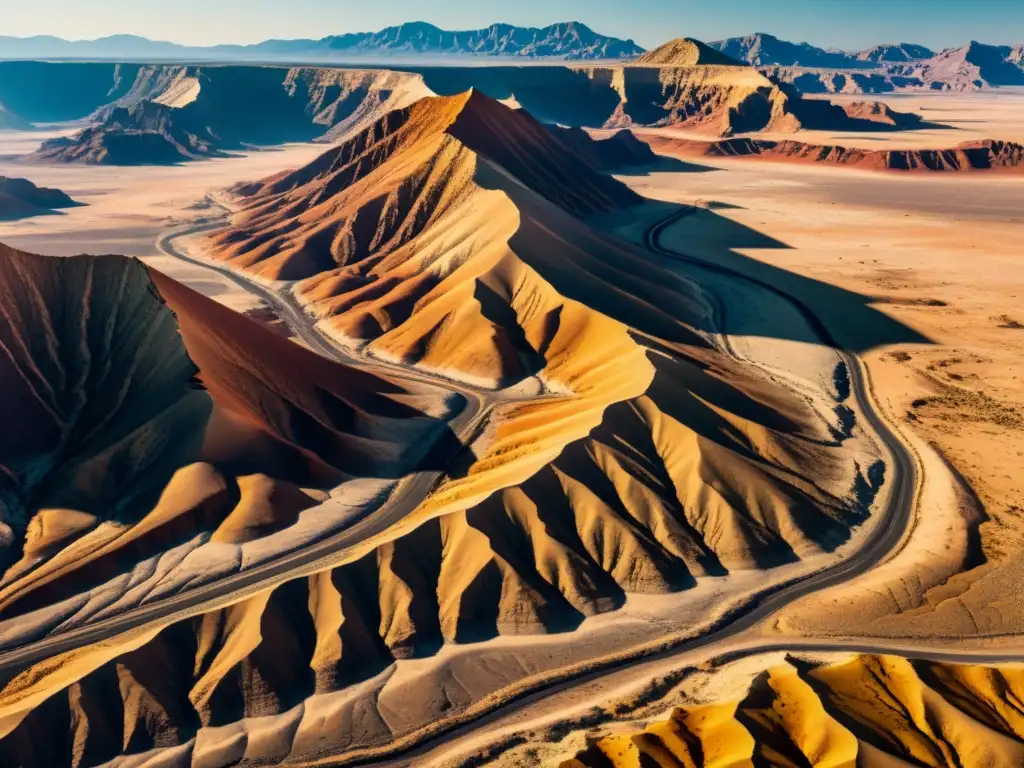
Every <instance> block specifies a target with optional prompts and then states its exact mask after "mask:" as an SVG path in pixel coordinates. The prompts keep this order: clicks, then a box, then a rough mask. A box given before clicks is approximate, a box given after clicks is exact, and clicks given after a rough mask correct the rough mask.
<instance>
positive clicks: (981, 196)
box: [627, 95, 1024, 638]
mask: <svg viewBox="0 0 1024 768" xmlns="http://www.w3.org/2000/svg"><path fill="white" fill-rule="evenodd" d="M975 96H976V95H971V96H965V97H950V98H951V103H953V102H956V103H959V102H960V101H961V100H964V99H967V100H971V99H974V98H975ZM899 98H901V99H904V98H908V97H899ZM977 98H979V99H982V97H980V96H978V97H977ZM989 98H991V97H989ZM922 100H923V97H922ZM982 100H983V99H982ZM1008 105H1009V106H1008V110H1009V111H1010V114H1011V115H1015V114H1016V110H1017V109H1019V108H1020V107H1021V106H1022V105H1024V101H1018V100H1017V99H1016V98H1012V99H1010V100H1009V101H1008ZM1014 119H1015V118H1014ZM1001 122H1002V121H1001V120H997V121H994V124H995V125H999V124H1000V123H1001ZM986 129H987V127H986ZM701 165H702V166H703V168H701V169H697V170H696V171H695V172H674V173H661V172H655V173H651V174H649V175H646V176H637V177H632V178H629V177H627V181H629V183H630V184H631V185H632V186H633V187H634V188H635V189H637V190H638V191H640V192H641V193H643V194H645V195H648V196H651V197H656V198H661V199H665V200H673V201H681V202H694V201H698V200H699V201H701V204H702V205H709V206H710V207H712V208H714V209H716V210H714V211H706V212H703V213H701V214H699V215H696V216H693V217H690V218H687V219H684V220H682V221H681V222H680V223H679V224H678V225H677V226H676V227H675V229H674V230H673V231H672V233H671V237H672V238H673V239H674V243H675V246H676V247H679V248H681V249H683V250H686V249H687V248H689V250H690V251H691V252H693V253H695V255H702V256H704V257H706V258H715V259H719V260H723V261H727V262H730V263H732V264H733V265H734V266H738V267H740V268H743V269H746V270H753V271H754V272H757V273H759V274H762V275H767V276H770V277H771V278H772V279H774V280H776V281H777V282H778V283H780V284H785V285H787V286H788V288H789V289H790V290H792V291H795V292H798V293H800V294H801V296H802V297H803V298H804V299H805V301H807V303H809V304H810V305H811V306H813V307H815V309H816V310H817V311H818V312H819V313H821V314H822V316H824V317H825V318H827V319H829V320H830V321H831V325H832V326H833V327H840V328H843V329H844V330H845V331H846V333H847V334H848V336H849V341H850V343H851V345H853V346H855V347H856V348H859V349H861V350H862V351H863V356H864V358H865V360H866V361H867V363H868V365H869V369H870V371H871V374H872V378H873V380H874V382H875V387H876V390H877V392H878V394H879V396H880V399H881V400H882V402H883V403H884V404H885V405H886V407H887V409H888V411H889V414H890V416H891V417H892V418H893V419H896V420H898V421H900V422H901V423H902V424H903V425H904V426H905V427H906V428H909V429H911V430H913V432H914V434H916V435H917V436H919V437H920V438H921V439H922V440H923V441H924V443H925V444H926V445H925V447H926V448H927V447H931V448H932V449H934V451H935V452H936V455H937V456H938V457H945V459H947V460H948V461H949V462H950V463H951V464H952V466H953V467H954V469H955V471H956V472H959V473H960V474H961V475H962V476H963V479H964V480H965V481H966V482H965V484H964V486H963V487H962V488H961V489H960V492H959V494H958V495H956V496H953V495H950V493H949V492H946V493H945V494H944V495H943V494H940V493H939V492H938V491H937V490H936V489H934V488H931V489H928V490H929V491H930V492H932V493H933V495H931V496H928V497H927V501H928V503H926V504H924V505H923V508H922V510H921V513H920V517H921V520H920V523H919V525H918V529H917V531H916V534H917V536H916V539H917V540H916V541H915V542H912V544H913V545H914V546H908V554H909V553H910V552H916V553H917V556H922V555H924V553H931V554H935V550H936V548H939V549H945V550H948V549H955V550H956V551H957V553H958V554H957V555H956V557H951V559H950V561H949V562H947V563H945V566H946V568H945V572H944V573H938V572H936V573H931V574H930V575H929V576H928V577H927V578H922V579H921V582H922V583H921V584H919V585H918V586H917V587H916V588H913V589H910V588H908V587H907V585H906V583H905V582H906V581H907V580H913V578H916V577H917V576H919V575H920V574H916V575H915V574H912V573H910V572H915V571H917V570H918V569H920V568H923V567H925V566H924V564H923V563H921V562H913V560H914V559H915V558H912V557H904V559H903V560H902V561H901V563H900V566H901V569H902V570H903V573H902V574H901V575H900V576H898V577H896V576H895V574H892V573H890V574H889V575H890V577H891V578H894V579H896V581H898V582H902V583H901V584H900V588H899V589H898V590H896V594H895V595H893V596H889V595H886V596H885V597H884V599H881V600H880V599H878V595H877V592H878V591H879V590H882V589H883V586H882V585H879V584H878V583H875V584H874V585H873V586H868V585H867V581H866V580H862V581H865V586H864V590H863V592H862V593H861V594H859V595H858V594H857V585H858V584H859V582H854V584H853V585H851V587H850V588H847V589H845V590H840V592H841V595H839V596H837V595H836V594H833V593H835V592H836V590H832V591H830V592H827V593H825V594H823V595H821V596H817V597H815V598H808V599H805V600H804V601H802V602H801V603H799V604H798V605H797V606H795V607H794V608H793V609H792V610H791V611H788V612H786V613H785V614H784V615H783V617H782V619H781V620H780V622H779V625H778V627H779V628H780V629H784V630H788V631H790V632H797V633H804V632H806V633H815V634H816V633H825V634H849V635H854V636H855V635H858V634H869V635H871V634H879V635H888V636H895V635H898V636H901V637H907V636H910V635H915V634H917V635H923V636H931V637H947V638H964V637H984V636H993V635H996V634H1006V633H1017V632H1020V631H1022V630H1024V611H1022V610H1020V608H1019V607H1016V606H1013V605H1008V604H995V603H994V602H993V601H995V600H996V598H997V597H998V595H999V593H1000V592H1003V593H1005V590H1007V589H1013V590H1015V591H1016V590H1019V587H1020V585H1021V583H1022V582H1024V578H1022V572H1024V562H1022V558H1021V555H1020V554H1019V549H1020V543H1021V542H1022V541H1024V509H1022V508H1024V478H1022V477H1021V474H1020V470H1019V467H1020V460H1021V456H1024V388H1022V387H1021V386H1020V379H1021V377H1022V376H1024V364H1022V362H1021V360H1022V359H1024V329H1022V328H1021V327H1020V326H1021V325H1022V324H1024V311H1022V310H1021V309H1020V303H1021V297H1022V296H1024V268H1022V266H1021V262H1020V255H1021V254H1020V245H1019V244H1020V242H1021V238H1022V236H1024V215H1022V214H1021V211H1022V210H1024V208H1022V205H1024V180H1017V179H1006V178H996V177H985V176H984V175H979V174H974V175H971V176H969V177H966V178H964V177H960V178H957V179H951V178H948V177H936V176H925V177H920V176H916V177H905V176H899V175H896V174H873V173H863V172H859V171H854V170H849V169H831V168H818V167H788V166H783V165H779V164H771V165H768V164H763V163H757V162H756V161H749V160H726V161H716V162H702V164H701ZM801 277H803V278H808V279H807V280H804V279H801ZM836 289H840V290H838V291H837V290H836ZM766 327H768V326H766ZM754 332H755V333H756V330H755V331H754ZM930 461H931V462H932V470H933V471H932V472H930V473H927V472H926V474H928V481H931V482H932V483H933V484H934V483H938V482H939V480H940V479H941V480H942V481H943V482H949V481H950V478H949V477H948V473H945V472H944V468H943V467H942V466H941V459H938V458H936V456H933V457H932V458H931V459H930ZM944 474H946V477H944V478H943V477H941V476H942V475H944ZM928 481H926V483H927V482H928ZM972 494H977V497H978V499H979V500H980V506H981V507H983V510H979V505H978V504H977V503H974V500H973V499H972V498H971V496H972ZM939 498H944V499H945V500H946V502H945V504H946V505H947V506H948V505H952V509H950V508H946V509H940V508H939V505H940V504H941V502H939V501H938V499H939ZM958 513H959V516H960V518H961V519H960V521H959V523H957V524H954V522H953V518H955V517H957V514H958ZM979 515H980V516H982V519H985V522H983V523H982V524H981V526H980V529H978V527H977V519H976V518H978V517H979ZM940 518H941V519H942V520H943V521H944V522H943V523H942V524H941V525H940V524H938V521H939V520H940ZM957 531H958V533H957ZM942 536H947V537H949V538H948V540H946V541H941V542H940V541H938V540H937V539H936V537H942ZM955 537H959V538H960V539H962V541H959V542H956V541H954V538H955ZM915 546H916V547H917V548H916V549H915ZM893 565H895V563H894V564H893ZM908 569H909V571H910V572H908ZM958 572H964V574H965V575H963V576H960V577H958V578H955V579H953V580H952V581H948V580H949V579H950V578H951V577H953V576H954V575H955V574H956V573H958ZM884 586H885V587H886V588H889V589H890V590H892V583H889V584H886V585H884ZM929 589H930V591H929ZM840 607H841V609H840ZM823 609H824V610H823Z"/></svg>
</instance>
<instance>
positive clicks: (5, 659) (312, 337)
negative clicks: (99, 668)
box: [0, 220, 512, 675]
mask: <svg viewBox="0 0 1024 768" xmlns="http://www.w3.org/2000/svg"><path fill="white" fill-rule="evenodd" d="M223 225H224V224H223V221H221V220H218V221H212V222H211V221H207V222H204V223H201V224H197V225H195V226H192V227H188V228H186V229H180V230H176V231H173V232H170V233H167V234H165V235H164V236H162V237H161V238H160V239H159V240H158V241H157V248H158V250H160V251H161V252H162V253H163V254H165V255H168V256H172V257H174V258H177V259H181V260H183V261H187V262H189V263H192V264H196V265H198V266H201V267H203V268H205V269H212V270H214V271H216V272H218V273H219V274H222V275H224V276H225V277H227V278H228V279H230V280H231V281H232V282H234V283H236V284H237V285H239V286H240V287H242V288H243V289H245V290H246V291H249V292H251V293H253V294H254V295H256V296H258V297H259V298H260V299H262V300H264V301H266V302H267V303H268V304H269V305H270V306H272V307H273V308H274V309H275V311H277V312H278V313H279V315H280V316H281V319H282V320H284V321H285V322H287V323H288V325H289V327H290V328H291V329H292V331H294V332H295V333H296V335H298V336H299V337H300V338H301V339H303V340H304V341H305V342H306V343H307V344H309V345H310V346H311V347H313V349H314V350H317V351H318V352H320V353H321V354H323V355H325V356H327V357H330V358H332V359H335V360H338V361H339V362H342V363H344V364H345V365H347V366H349V367H357V368H368V369H375V370H379V369H381V368H384V369H387V375H389V376H390V377H391V378H394V379H403V380H405V381H410V382H416V383H418V384H429V385H432V386H434V387H437V388H441V389H444V390H447V391H449V392H454V393H456V394H458V395H460V396H461V397H462V398H463V400H464V403H465V405H464V407H463V409H462V410H461V411H460V412H459V414H458V415H457V416H456V417H455V418H454V419H452V420H451V421H450V422H449V427H450V428H451V430H452V431H453V432H454V433H455V434H456V436H457V437H458V442H459V444H460V446H462V447H461V448H457V449H456V451H455V453H453V454H452V456H450V457H448V462H447V463H450V462H451V461H452V460H454V459H455V456H456V455H457V454H458V453H459V452H460V451H461V450H462V448H464V447H466V446H469V445H470V444H471V442H472V440H473V439H474V438H475V437H476V436H477V435H478V434H479V431H480V430H481V429H482V427H483V425H484V424H485V423H486V420H487V418H488V416H489V415H490V412H491V410H492V409H493V407H494V406H495V405H497V404H498V403H499V402H510V401H511V400H512V398H505V399H501V398H498V397H495V393H494V392H490V391H488V390H484V389H479V388H476V387H472V386H470V385H464V384H460V383H457V382H450V381H448V380H447V379H440V378H439V377H433V376H430V375H427V374H423V373H419V372H416V371H410V370H408V369H406V368H404V367H402V366H399V365H397V364H392V363H380V364H378V363H377V362H376V361H373V362H367V361H366V360H364V359H361V358H358V357H354V356H352V355H351V354H350V353H348V352H346V351H345V350H342V349H340V348H339V347H337V346H335V345H334V344H332V343H331V342H330V341H329V340H328V339H327V338H326V337H325V336H324V335H323V334H321V333H320V331H319V330H318V329H317V328H316V327H315V326H314V324H313V322H312V319H311V318H310V317H309V316H308V315H306V314H305V313H304V312H302V310H301V309H299V308H298V307H297V306H296V305H293V304H292V303H291V302H289V301H287V300H285V299H283V298H282V297H280V296H278V295H277V294H276V293H274V292H272V291H270V290H269V289H267V288H265V287H264V286H261V285H259V284H258V283H255V282H252V281H250V280H248V279H247V278H246V277H244V276H243V275H240V274H238V273H236V272H233V271H232V270H230V269H228V268H222V267H219V266H217V265H212V264H210V263H208V262H205V261H201V260H199V259H194V258H191V257H189V256H186V255H184V254H182V253H181V252H180V251H178V250H177V249H176V248H175V246H174V241H175V240H176V239H178V238H180V237H184V236H186V235H192V234H197V233H199V232H203V231H210V230H214V229H219V228H221V227H223ZM444 474H445V473H444V472H443V471H440V470H438V471H431V472H417V473H415V474H413V475H411V476H410V477H408V478H406V479H403V480H401V481H400V482H399V485H398V486H397V487H396V488H395V490H394V492H393V493H392V494H391V496H390V498H389V499H388V500H387V501H385V502H384V504H383V505H382V506H381V507H379V508H378V509H376V510H374V511H372V512H370V513H369V514H367V515H366V516H365V517H363V518H362V519H360V520H358V521H357V522H356V523H354V524H353V525H352V526H350V527H349V528H347V529H345V530H344V531H340V532H339V533H337V534H334V535H332V536H328V537H326V538H324V539H323V540H321V541H319V542H317V543H315V544H313V545H311V546H309V547H305V548H303V549H300V550H297V551H294V552H289V553H286V554H284V555H282V556H280V557H278V558H275V559H273V560H270V561H268V562H265V563H260V564H258V565H255V566H252V567H251V568H248V569H246V570H244V571H240V572H238V573H236V574H233V575H231V576H227V577H225V578H222V579H218V580H216V581H214V582H211V583H210V584H206V585H202V586H198V587H193V588H190V589H188V590H187V591H185V592H183V593H181V594H178V595H173V596H170V597H166V598H160V599H158V600H154V601H153V602H152V603H150V604H146V605H143V606H139V607H137V608H131V609H128V610H125V611H124V612H122V613H118V614H116V615H115V616H112V617H110V618H108V619H103V620H100V621H96V622H92V623H88V624H86V625H85V626H82V627H79V628H76V629H70V630H67V631H64V632H59V633H56V634H52V635H49V636H47V637H45V638H43V639H41V640H38V641H36V642H32V643H26V644H25V645H22V646H19V647H17V648H14V649H12V650H9V651H4V652H3V653H0V673H3V674H4V675H9V674H10V673H11V672H17V671H19V670H21V669H23V668H25V667H27V666H29V665H31V664H33V663H35V662H37V661H41V660H43V659H46V658H49V657H51V656H54V655H56V654H59V653H63V652H65V651H70V650H73V649H75V648H79V647H81V646H84V645H88V644H91V643H96V642H99V641H102V640H105V639H107V638H110V637H112V636H114V635H118V634H121V633H124V632H127V631H130V630H132V629H136V628H139V627H142V626H144V625H146V624H149V623H152V622H158V621H162V622H168V621H174V620H178V619H181V618H185V617H186V616H189V615H194V614H197V613H201V612H205V611H208V610H212V609H213V608H215V607H217V606H218V605H220V604H224V603H228V602H235V601H237V600H238V599H239V598H240V597H241V596H244V595H246V594H251V593H253V592H258V591H259V590H261V589H263V588H265V587H267V586H269V585H271V584H273V583H274V582H276V581H279V580H281V579H282V577H285V576H286V577H288V578H293V577H294V578H298V577H300V576H302V575H304V574H306V573H312V572H314V571H316V570H319V569H322V568H324V567H330V563H331V562H332V561H333V560H335V559H337V555H338V554H339V553H341V552H342V551H344V550H346V549H348V548H351V547H352V546H355V545H357V544H359V543H360V542H362V541H364V540H366V539H367V538H370V537H372V536H375V535H377V534H379V533H381V532H383V531H384V530H386V529H387V528H389V527H390V526H391V525H393V524H395V523H396V522H398V521H400V520H401V519H402V518H404V517H406V516H407V515H409V514H410V513H412V512H413V510H415V509H416V507H417V506H419V504H420V503H421V502H422V501H423V499H425V498H426V497H427V495H428V494H429V493H430V492H431V491H432V490H433V488H434V487H435V486H436V484H437V483H438V482H439V481H440V480H441V479H443V477H444ZM332 556H333V557H332Z"/></svg>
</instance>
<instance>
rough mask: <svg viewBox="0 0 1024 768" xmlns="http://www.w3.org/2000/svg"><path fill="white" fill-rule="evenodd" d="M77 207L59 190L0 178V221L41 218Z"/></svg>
mask: <svg viewBox="0 0 1024 768" xmlns="http://www.w3.org/2000/svg"><path fill="white" fill-rule="evenodd" d="M78 205H79V203H76V202H75V201H74V200H72V199H71V198H70V197H69V196H68V195H67V194H65V193H64V192H62V191H61V190H59V189H51V188H49V187H37V186H36V185H35V184H33V183H32V182H31V181H29V180H28V179H18V178H10V177H8V176H0V221H13V220H15V219H25V218H28V217H30V216H42V215H45V214H48V213H54V212H56V211H59V210H62V209H65V208H74V207H76V206H78Z"/></svg>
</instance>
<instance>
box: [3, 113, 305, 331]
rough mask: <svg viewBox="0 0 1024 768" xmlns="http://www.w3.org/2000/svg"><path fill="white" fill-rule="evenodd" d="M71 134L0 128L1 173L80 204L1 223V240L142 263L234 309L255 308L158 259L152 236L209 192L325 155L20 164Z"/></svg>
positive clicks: (200, 211)
mask: <svg viewBox="0 0 1024 768" xmlns="http://www.w3.org/2000/svg"><path fill="white" fill-rule="evenodd" d="M72 130H73V129H69V128H66V127H53V128H49V129H47V130H44V131H0V175H3V176H16V177H23V178H27V179H29V180H30V181H32V182H33V183H35V184H38V185H40V186H46V187H57V188H58V189H62V190H64V191H65V192H67V193H68V194H69V195H71V196H72V197H73V198H74V199H75V200H77V201H79V202H82V203H86V205H85V206H83V207H81V208H73V209H70V210H68V211H66V212H64V213H62V214H60V215H55V216H40V217H36V218H31V219H25V220H22V221H18V222H4V223H0V242H3V243H6V244H8V245H11V246H13V247H15V248H19V249H22V250H25V251H29V252H32V253H42V254H46V255H56V256H71V255H74V254H79V253H120V254H125V255H128V256H138V257H140V258H142V259H143V260H144V261H145V262H146V263H147V264H149V265H151V266H153V267H155V268H156V269H159V270H161V271H163V272H165V273H166V274H168V275H169V276H170V277H173V278H175V279H177V280H180V281H181V282H184V283H186V284H187V285H189V286H190V287H192V288H194V289H195V290H197V291H199V292H200V293H203V294H205V295H207V296H210V297H212V298H215V299H217V300H218V301H220V302H222V303H224V304H227V305H228V306H231V307H232V308H234V309H236V310H239V311H246V310H248V309H254V308H256V306H257V304H256V303H255V302H254V300H253V299H252V297H251V296H250V295H249V294H247V293H245V292H244V291H242V290H240V289H239V288H238V287H237V286H236V285H235V284H234V283H232V282H230V281H229V280H227V279H225V278H222V277H219V276H217V275H216V274H215V273H213V272H210V271H208V270H204V269H201V268H199V267H193V266H190V265H188V264H186V263H184V262H182V261H179V260H177V259H172V258H168V257H165V256H160V255H158V254H157V250H156V239H157V237H158V235H160V234H162V233H164V232H167V231H168V230H170V229H173V228H175V227H178V226H185V225H187V224H188V223H190V222H193V221H195V220H197V219H200V218H202V217H203V216H206V215H209V211H208V209H207V208H205V207H203V205H202V204H201V201H202V200H203V198H204V197H205V195H206V193H207V192H208V191H210V190H213V189H220V188H223V187H225V186H229V185H231V184H233V183H235V182H237V181H241V180H249V179H259V178H263V177H264V176H267V175H269V174H271V173H275V172H277V171H281V170H283V169H286V168H296V167H299V166H301V165H304V164H305V163H308V162H309V161H310V160H312V159H313V158H315V157H316V156H317V155H319V154H321V153H323V152H324V147H323V145H321V144H293V145H287V146H284V147H280V148H277V149H274V150H265V151H259V152H252V153H249V154H246V155H238V156H236V157H231V158H222V159H215V160H207V161H203V162H196V163H187V164H183V165H178V166H156V167H154V166H144V167H137V168H136V167H132V168H124V167H104V166H83V165H56V164H54V165H40V164H31V163H28V162H26V161H25V159H24V158H25V156H26V155H28V154H30V153H32V152H33V151H35V150H36V149H37V148H38V146H39V143H40V142H41V141H43V140H44V139H48V138H52V137H54V136H58V135H65V134H67V133H69V132H71V131H72Z"/></svg>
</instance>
